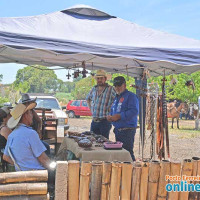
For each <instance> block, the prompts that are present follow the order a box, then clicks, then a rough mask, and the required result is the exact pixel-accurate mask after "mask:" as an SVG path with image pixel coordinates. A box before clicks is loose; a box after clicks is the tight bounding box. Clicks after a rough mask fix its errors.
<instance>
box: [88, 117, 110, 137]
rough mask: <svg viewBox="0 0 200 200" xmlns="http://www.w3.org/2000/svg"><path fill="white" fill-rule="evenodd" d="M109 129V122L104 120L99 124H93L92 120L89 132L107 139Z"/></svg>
mask: <svg viewBox="0 0 200 200" xmlns="http://www.w3.org/2000/svg"><path fill="white" fill-rule="evenodd" d="M111 127H112V125H111V122H109V121H107V120H106V119H104V120H102V121H100V122H94V121H93V120H92V123H91V128H90V131H93V132H94V133H95V134H97V135H103V136H104V137H105V138H108V139H109V133H110V129H111Z"/></svg>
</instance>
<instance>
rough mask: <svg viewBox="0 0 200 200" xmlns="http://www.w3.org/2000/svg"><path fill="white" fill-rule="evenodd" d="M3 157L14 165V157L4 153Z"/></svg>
mask: <svg viewBox="0 0 200 200" xmlns="http://www.w3.org/2000/svg"><path fill="white" fill-rule="evenodd" d="M3 159H4V160H5V161H6V162H8V163H10V164H11V165H14V162H13V161H12V159H11V157H10V156H7V155H5V154H3Z"/></svg>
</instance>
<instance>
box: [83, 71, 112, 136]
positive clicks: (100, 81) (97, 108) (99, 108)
mask: <svg viewBox="0 0 200 200" xmlns="http://www.w3.org/2000/svg"><path fill="white" fill-rule="evenodd" d="M95 79H96V81H97V85H96V86H94V87H93V88H92V89H91V91H90V92H89V94H88V95H87V97H86V100H87V103H88V106H89V108H90V110H91V112H92V117H93V119H92V123H91V128H90V130H91V131H93V132H94V133H95V134H97V135H103V136H104V137H106V138H109V132H110V129H111V126H112V125H111V122H109V121H108V120H107V119H106V117H107V115H109V113H110V108H111V105H112V103H113V101H114V98H115V96H116V92H115V90H114V88H113V87H112V86H110V85H108V84H107V83H106V80H107V76H106V72H105V71H104V70H98V71H97V73H96V76H95Z"/></svg>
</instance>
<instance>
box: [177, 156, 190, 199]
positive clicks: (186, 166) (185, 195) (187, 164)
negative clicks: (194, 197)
mask: <svg viewBox="0 0 200 200" xmlns="http://www.w3.org/2000/svg"><path fill="white" fill-rule="evenodd" d="M192 167H193V165H192V161H191V160H190V159H185V160H184V161H183V166H182V173H181V174H182V177H183V175H186V176H191V175H192ZM188 183H189V182H188ZM188 197H189V192H180V196H179V200H186V199H188Z"/></svg>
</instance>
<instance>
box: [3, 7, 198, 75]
mask: <svg viewBox="0 0 200 200" xmlns="http://www.w3.org/2000/svg"><path fill="white" fill-rule="evenodd" d="M83 61H85V63H86V68H87V69H99V68H102V69H105V70H106V71H109V72H120V73H126V72H127V70H128V73H129V74H130V75H132V76H135V77H137V76H139V75H141V74H142V71H143V69H144V68H147V69H149V71H150V74H151V75H153V76H158V75H162V74H163V71H164V69H165V73H166V74H172V73H176V74H178V73H182V72H188V73H192V72H194V71H197V70H199V69H200V41H198V40H194V39H190V38H185V37H182V36H178V35H174V34H168V33H164V32H161V31H157V30H153V29H149V28H145V27H142V26H139V25H137V24H135V23H132V22H129V21H125V20H123V19H120V18H117V17H113V16H110V15H109V14H107V13H105V12H102V11H99V10H96V9H94V8H91V7H89V6H76V7H72V8H69V9H66V10H63V11H59V12H55V13H50V14H44V15H39V16H30V17H16V18H0V62H1V63H10V62H14V63H22V64H27V65H33V64H40V65H45V66H49V67H51V66H61V67H65V68H68V69H71V68H74V67H81V66H82V63H83Z"/></svg>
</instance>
